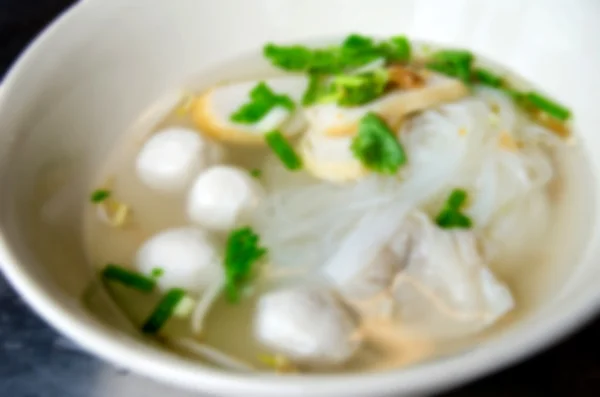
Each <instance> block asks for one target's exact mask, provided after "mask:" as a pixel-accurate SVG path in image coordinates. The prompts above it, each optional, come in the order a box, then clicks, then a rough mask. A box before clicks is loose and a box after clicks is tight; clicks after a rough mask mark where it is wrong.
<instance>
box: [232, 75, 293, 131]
mask: <svg viewBox="0 0 600 397" xmlns="http://www.w3.org/2000/svg"><path fill="white" fill-rule="evenodd" d="M276 106H281V107H283V108H286V109H288V110H294V108H295V105H294V101H292V99H291V98H290V97H289V96H287V95H278V94H277V93H275V92H273V90H271V88H269V86H268V85H267V84H266V83H265V82H264V81H261V82H260V83H258V84H257V85H256V86H255V87H254V88H253V89H252V91H250V102H248V103H246V104H244V105H242V107H240V108H239V109H238V110H237V111H236V112H235V113H233V114H232V115H231V120H232V121H234V122H236V123H241V124H254V123H256V122H258V121H260V120H261V119H262V118H263V117H265V116H266V115H267V114H268V113H269V112H270V111H271V110H272V109H273V108H274V107H276Z"/></svg>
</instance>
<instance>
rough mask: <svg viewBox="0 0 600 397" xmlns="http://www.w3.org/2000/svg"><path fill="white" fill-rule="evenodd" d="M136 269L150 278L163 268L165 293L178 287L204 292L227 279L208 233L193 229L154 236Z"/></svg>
mask: <svg viewBox="0 0 600 397" xmlns="http://www.w3.org/2000/svg"><path fill="white" fill-rule="evenodd" d="M135 266H136V268H137V269H138V270H139V271H140V272H141V273H144V274H147V275H150V274H151V273H152V271H153V269H161V270H162V271H163V274H162V275H161V276H160V277H159V278H158V279H157V283H158V286H159V288H160V289H161V290H168V289H170V288H175V287H178V288H184V289H185V290H187V291H188V292H191V293H193V292H196V293H201V292H203V291H204V290H205V289H206V288H207V287H208V286H210V285H212V284H214V283H215V282H220V280H222V277H223V275H222V273H223V269H222V266H221V264H220V261H219V256H218V253H217V251H216V249H215V246H214V245H213V244H212V242H211V241H210V240H209V238H208V236H207V235H206V233H205V232H203V231H201V230H198V229H195V228H191V227H183V228H177V229H168V230H165V231H163V232H160V233H158V234H155V235H154V236H152V237H151V238H150V239H149V240H147V241H146V242H145V243H144V244H143V245H142V246H141V247H140V249H139V250H138V252H137V255H136V258H135Z"/></svg>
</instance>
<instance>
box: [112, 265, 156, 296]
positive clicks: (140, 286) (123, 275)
mask: <svg viewBox="0 0 600 397" xmlns="http://www.w3.org/2000/svg"><path fill="white" fill-rule="evenodd" d="M101 275H102V278H103V279H104V280H108V281H113V282H117V283H120V284H123V285H125V286H127V287H130V288H133V289H137V290H140V291H143V292H151V291H152V290H153V289H154V286H155V285H156V282H155V281H154V279H152V278H149V277H147V276H145V275H143V274H140V273H137V272H134V271H132V270H129V269H126V268H124V267H122V266H119V265H114V264H108V265H106V267H104V269H103V270H102V273H101Z"/></svg>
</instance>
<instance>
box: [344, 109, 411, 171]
mask: <svg viewBox="0 0 600 397" xmlns="http://www.w3.org/2000/svg"><path fill="white" fill-rule="evenodd" d="M351 149H352V153H354V157H356V158H357V159H359V160H360V161H361V162H362V164H363V165H364V166H365V167H367V168H369V169H371V170H373V171H375V172H379V173H382V174H394V173H396V172H397V171H398V169H399V168H400V167H401V166H402V165H404V164H406V161H407V158H406V153H405V151H404V148H403V147H402V144H401V143H400V142H399V141H398V139H396V137H395V136H394V133H393V132H392V131H391V130H390V129H389V127H388V126H387V125H386V124H385V122H384V121H383V120H382V119H381V118H379V116H377V115H376V114H375V113H367V115H365V116H364V117H363V118H362V119H361V120H360V122H359V124H358V134H357V135H356V137H355V138H354V140H353V141H352V146H351Z"/></svg>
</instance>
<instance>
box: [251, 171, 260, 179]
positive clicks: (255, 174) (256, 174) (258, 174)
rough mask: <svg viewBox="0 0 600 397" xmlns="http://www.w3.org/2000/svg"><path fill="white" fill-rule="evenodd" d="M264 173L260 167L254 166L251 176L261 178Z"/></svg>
mask: <svg viewBox="0 0 600 397" xmlns="http://www.w3.org/2000/svg"><path fill="white" fill-rule="evenodd" d="M261 175H262V171H261V170H259V169H258V168H254V169H252V170H250V176H251V177H253V178H257V179H258V178H260V177H261Z"/></svg>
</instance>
